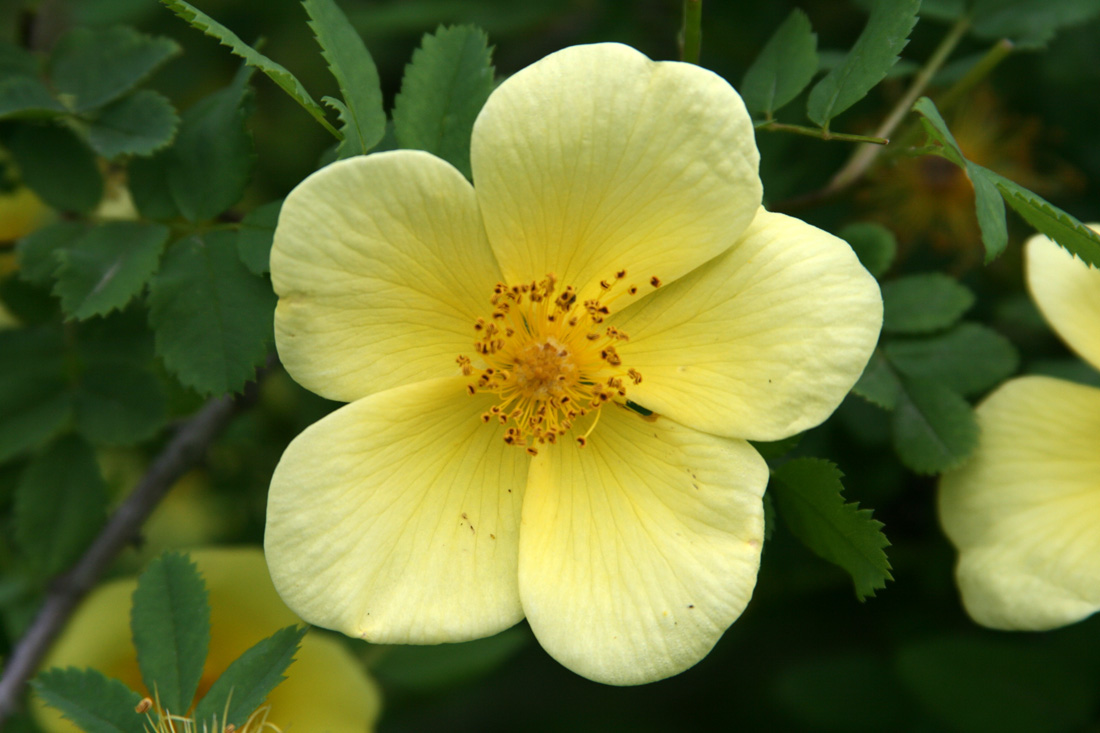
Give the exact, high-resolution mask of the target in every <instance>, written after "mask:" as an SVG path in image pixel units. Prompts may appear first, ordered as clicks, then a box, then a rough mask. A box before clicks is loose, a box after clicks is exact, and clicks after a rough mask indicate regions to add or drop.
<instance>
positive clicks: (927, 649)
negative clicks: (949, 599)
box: [894, 633, 1098, 733]
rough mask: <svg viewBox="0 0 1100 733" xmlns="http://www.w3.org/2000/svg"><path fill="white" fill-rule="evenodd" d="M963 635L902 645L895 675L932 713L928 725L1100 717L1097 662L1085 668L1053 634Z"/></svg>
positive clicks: (1048, 728)
mask: <svg viewBox="0 0 1100 733" xmlns="http://www.w3.org/2000/svg"><path fill="white" fill-rule="evenodd" d="M1024 637H1025V635H1016V636H1011V637H1010V636H1008V635H1007V634H1005V635H1001V636H997V637H994V636H992V635H989V636H982V637H977V636H963V635H960V634H958V633H954V634H951V635H942V636H938V637H932V638H929V639H924V640H921V641H916V642H910V643H908V644H904V645H902V646H901V647H900V648H899V649H898V650H897V652H896V657H895V660H894V666H895V669H896V671H897V677H898V679H899V680H900V681H901V682H902V684H903V685H905V687H906V688H907V689H908V691H909V693H910V694H912V695H913V696H914V697H915V698H916V699H917V700H918V701H919V702H920V704H921V705H922V706H923V707H924V709H925V710H927V711H928V713H929V714H930V716H931V719H932V720H931V723H930V725H928V726H926V729H928V730H950V731H958V732H959V733H986V731H997V733H1030V732H1031V731H1043V732H1044V733H1059V732H1061V731H1065V732H1066V733H1068V732H1069V731H1085V730H1088V729H1089V727H1090V725H1092V724H1093V723H1095V720H1096V698H1097V694H1096V689H1097V682H1098V680H1097V674H1096V671H1095V670H1096V665H1095V664H1092V665H1089V666H1088V668H1085V669H1082V668H1081V665H1077V664H1073V663H1068V662H1069V659H1068V658H1067V655H1065V654H1063V653H1060V651H1059V649H1058V648H1056V647H1054V646H1053V645H1051V644H1050V643H1049V642H1050V638H1049V636H1048V635H1037V634H1029V635H1026V638H1024Z"/></svg>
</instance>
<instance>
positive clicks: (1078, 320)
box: [1027, 225, 1100, 369]
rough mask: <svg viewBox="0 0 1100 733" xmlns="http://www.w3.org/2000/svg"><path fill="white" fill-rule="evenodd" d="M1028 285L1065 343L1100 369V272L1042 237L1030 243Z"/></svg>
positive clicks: (1037, 237) (1033, 296) (1028, 249)
mask: <svg viewBox="0 0 1100 733" xmlns="http://www.w3.org/2000/svg"><path fill="white" fill-rule="evenodd" d="M1091 228H1092V229H1093V230H1095V231H1097V232H1100V226H1098V225H1091ZM1027 284H1028V287H1029V288H1030V289H1031V297H1032V298H1033V299H1034V300H1035V303H1036V304H1037V305H1038V306H1039V310H1041V311H1042V312H1043V316H1044V317H1046V319H1047V322H1048V323H1049V324H1050V325H1051V327H1053V328H1054V330H1055V331H1057V332H1058V335H1059V336H1061V337H1062V340H1064V341H1065V342H1066V343H1067V344H1068V345H1069V347H1070V348H1071V349H1073V350H1074V351H1076V352H1077V353H1078V354H1080V355H1081V357H1082V358H1083V359H1084V360H1085V361H1087V362H1088V363H1090V364H1092V365H1093V366H1094V367H1096V368H1097V369H1100V270H1098V269H1096V268H1094V267H1089V265H1088V264H1086V263H1085V262H1083V261H1082V260H1079V259H1077V258H1076V257H1074V256H1073V255H1071V254H1070V253H1069V252H1067V251H1066V250H1064V249H1062V248H1061V247H1059V246H1058V245H1057V244H1055V243H1054V242H1052V241H1051V240H1050V239H1048V238H1046V237H1044V236H1043V235H1041V234H1040V235H1036V236H1034V237H1032V238H1031V239H1029V240H1028V242H1027Z"/></svg>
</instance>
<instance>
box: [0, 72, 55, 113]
mask: <svg viewBox="0 0 1100 733" xmlns="http://www.w3.org/2000/svg"><path fill="white" fill-rule="evenodd" d="M64 111H65V107H64V105H62V104H61V103H60V102H58V101H57V100H56V99H54V97H53V94H51V93H50V90H49V89H47V88H46V85H45V84H43V83H42V82H40V81H39V80H38V79H36V78H34V77H31V76H21V75H17V74H13V75H11V76H4V77H0V119H5V118H32V117H52V116H54V115H57V114H60V113H62V112H64Z"/></svg>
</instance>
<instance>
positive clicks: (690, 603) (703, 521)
mask: <svg viewBox="0 0 1100 733" xmlns="http://www.w3.org/2000/svg"><path fill="white" fill-rule="evenodd" d="M767 481H768V468H767V465H766V464H765V463H764V459H762V458H761V457H760V456H759V454H757V453H756V451H755V450H753V449H752V447H751V446H749V445H748V443H745V442H744V441H740V440H727V439H724V438H718V437H715V436H713V435H707V434H705V433H700V432H697V431H695V430H692V429H690V428H685V427H683V426H681V425H678V424H676V423H674V422H672V421H671V420H668V419H663V418H642V417H641V416H640V415H638V414H637V413H635V412H633V411H630V410H628V409H626V408H623V407H619V406H617V405H611V406H608V407H605V408H604V410H603V415H602V417H601V418H600V424H599V426H598V429H597V430H596V431H595V432H594V433H593V435H592V438H591V439H590V441H589V443H588V445H587V446H585V447H584V448H579V449H578V448H577V447H575V446H572V445H570V446H562V447H561V450H559V451H556V452H548V453H547V454H546V455H545V456H544V455H543V454H541V453H540V455H539V456H538V457H537V458H536V459H535V460H534V461H533V463H532V467H531V477H530V483H529V484H528V487H527V498H526V499H525V501H524V505H523V531H522V535H521V538H520V548H519V549H520V568H519V570H520V576H519V578H520V596H521V598H522V599H523V608H524V611H525V612H526V613H527V618H528V620H529V621H530V624H531V628H532V630H533V631H534V632H535V636H536V637H537V638H538V640H539V643H541V644H542V646H543V647H544V648H545V649H546V650H547V651H548V652H549V653H550V654H551V655H552V656H553V657H554V658H555V659H557V660H558V661H559V662H561V663H562V664H564V665H565V666H566V667H569V668H570V669H572V670H573V671H574V672H577V673H578V674H581V675H584V676H585V677H588V678H589V679H593V680H596V681H598V682H606V683H609V684H616V685H630V684H639V683H643V682H652V681H654V680H658V679H662V678H664V677H668V676H670V675H673V674H677V673H678V672H681V671H683V670H685V669H687V668H688V667H690V666H692V665H693V664H695V663H696V662H698V661H699V660H700V659H702V658H703V656H705V655H706V654H707V652H709V651H710V649H711V647H713V646H714V644H715V642H717V641H718V638H719V637H720V636H721V635H722V632H724V631H725V630H726V628H727V627H728V626H729V625H730V624H731V623H733V622H734V620H736V619H737V617H738V616H740V615H741V612H742V611H743V610H744V608H745V606H746V604H747V603H748V602H749V598H750V597H751V595H752V590H753V587H754V586H755V584H756V572H757V568H758V566H759V562H760V548H761V544H762V542H763V532H764V519H763V510H762V504H761V499H760V497H761V495H762V494H763V492H764V487H765V485H766V484H767Z"/></svg>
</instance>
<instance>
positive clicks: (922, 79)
mask: <svg viewBox="0 0 1100 733" xmlns="http://www.w3.org/2000/svg"><path fill="white" fill-rule="evenodd" d="M969 29H970V19H969V18H968V17H963V18H960V19H959V20H957V21H956V22H955V25H953V26H952V27H951V30H949V31H948V32H947V35H946V36H944V38H943V40H942V41H940V45H939V46H937V47H936V50H935V51H933V52H932V56H931V57H930V58H929V59H928V61H927V63H925V65H924V66H923V67H922V68H921V70H920V71H919V72H917V74H916V76H914V77H913V82H912V83H911V84H910V85H909V89H907V90H906V92H905V95H904V96H903V97H902V98H901V99H900V100H898V103H897V104H895V105H894V108H893V109H892V110H890V114H888V115H887V116H886V119H885V120H883V121H882V124H881V125H879V127H878V129H877V130H875V134H874V137H876V138H888V137H890V135H892V134H893V132H894V130H895V129H897V126H898V125H899V124H901V121H902V120H903V119H904V118H905V116H906V115H907V114H909V111H910V110H911V109H912V108H913V103H914V102H916V101H917V98H918V97H920V95H921V94H923V93H924V90H925V88H927V86H928V84H929V82H931V81H932V77H933V76H935V75H936V72H937V71H939V70H940V67H942V66H943V64H944V62H945V61H947V58H948V56H950V55H951V52H952V51H954V50H955V47H956V46H957V45H958V44H959V41H961V40H962V38H963V36H965V35H966V32H967V30H969ZM830 134H835V133H830ZM883 149H884V148H883V146H882V145H881V144H878V145H873V144H864V145H861V146H859V147H858V148H856V150H855V152H853V153H852V156H851V157H850V158H849V159H848V162H847V163H845V165H844V167H843V168H841V169H840V170H839V171H837V173H836V174H835V175H834V176H833V177H832V178H831V179H830V180H829V182H828V183H827V184H825V187H824V188H821V189H819V190H817V191H814V192H811V193H808V194H806V195H804V196H799V197H796V198H793V199H790V200H788V201H786V202H783V203H782V204H780V205H778V206H777V208H779V209H783V210H792V209H798V208H802V207H804V206H808V205H810V204H815V203H817V202H819V201H821V200H823V199H826V198H829V197H830V196H833V195H835V194H837V193H840V192H841V191H843V190H844V189H846V188H848V187H849V186H851V185H852V184H853V183H855V182H856V181H858V180H859V179H860V178H861V177H862V176H863V174H864V173H866V172H867V169H868V168H870V167H871V164H872V163H874V162H875V159H876V158H877V157H878V156H879V154H880V153H881V152H882V151H883Z"/></svg>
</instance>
